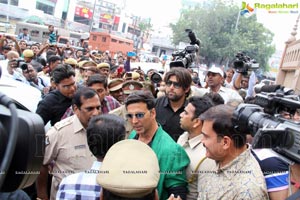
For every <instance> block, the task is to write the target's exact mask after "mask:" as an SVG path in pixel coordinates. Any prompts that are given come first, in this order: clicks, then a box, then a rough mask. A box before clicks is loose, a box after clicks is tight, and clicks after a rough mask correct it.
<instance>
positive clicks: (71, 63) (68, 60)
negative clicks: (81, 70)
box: [65, 58, 78, 65]
mask: <svg viewBox="0 0 300 200" xmlns="http://www.w3.org/2000/svg"><path fill="white" fill-rule="evenodd" d="M65 63H66V64H70V65H77V64H78V63H77V60H75V59H74V58H68V59H66V60H65Z"/></svg>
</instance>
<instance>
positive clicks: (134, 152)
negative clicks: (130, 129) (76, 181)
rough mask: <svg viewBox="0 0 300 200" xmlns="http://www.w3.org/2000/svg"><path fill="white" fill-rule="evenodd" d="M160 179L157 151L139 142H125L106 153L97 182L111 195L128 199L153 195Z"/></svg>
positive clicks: (115, 145) (117, 144)
mask: <svg viewBox="0 0 300 200" xmlns="http://www.w3.org/2000/svg"><path fill="white" fill-rule="evenodd" d="M159 178H160V173H159V164H158V159H157V157H156V154H155V153H154V151H153V150H152V149H151V148H150V147H149V146H148V145H147V144H145V143H143V142H140V141H138V140H131V139H128V140H122V141H120V142H118V143H116V144H114V145H113V146H112V147H111V148H110V149H109V150H108V152H107V153H106V155H105V157H104V160H103V162H102V165H101V167H100V173H99V174H98V175H97V179H96V180H97V183H98V184H99V185H101V186H102V187H103V188H104V189H106V190H108V191H110V192H111V193H113V194H115V195H118V196H121V197H125V198H140V197H143V196H146V195H148V194H150V193H151V192H152V191H153V190H154V189H155V188H156V187H157V184H158V181H159Z"/></svg>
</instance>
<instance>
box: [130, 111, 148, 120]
mask: <svg viewBox="0 0 300 200" xmlns="http://www.w3.org/2000/svg"><path fill="white" fill-rule="evenodd" d="M145 114H146V113H142V112H139V113H135V114H130V113H128V114H126V118H127V119H133V117H134V116H135V117H136V118H137V119H142V118H144V116H145Z"/></svg>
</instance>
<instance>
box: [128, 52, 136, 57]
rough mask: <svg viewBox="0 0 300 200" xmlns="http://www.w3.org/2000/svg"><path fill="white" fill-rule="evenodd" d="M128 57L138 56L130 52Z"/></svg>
mask: <svg viewBox="0 0 300 200" xmlns="http://www.w3.org/2000/svg"><path fill="white" fill-rule="evenodd" d="M127 56H128V57H133V56H136V53H135V52H133V51H129V52H127Z"/></svg>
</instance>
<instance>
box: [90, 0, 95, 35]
mask: <svg viewBox="0 0 300 200" xmlns="http://www.w3.org/2000/svg"><path fill="white" fill-rule="evenodd" d="M96 2H97V0H94V7H93V15H92V19H91V22H90V28H89V32H92V30H93V22H94V15H95V9H96Z"/></svg>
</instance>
